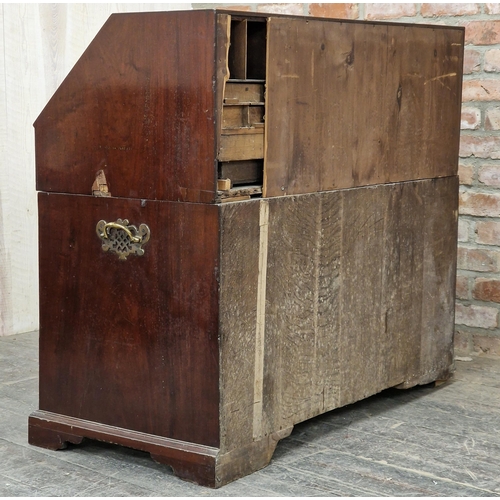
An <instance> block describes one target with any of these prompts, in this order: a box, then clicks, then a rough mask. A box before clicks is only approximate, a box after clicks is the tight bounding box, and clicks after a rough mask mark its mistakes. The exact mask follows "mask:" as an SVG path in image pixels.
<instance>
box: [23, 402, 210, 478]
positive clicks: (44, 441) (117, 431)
mask: <svg viewBox="0 0 500 500" xmlns="http://www.w3.org/2000/svg"><path fill="white" fill-rule="evenodd" d="M28 433H29V437H28V441H29V443H30V444H32V445H35V446H40V447H42V448H48V449H52V450H56V449H61V448H64V447H65V446H66V442H70V443H74V444H79V443H80V442H81V441H82V439H83V438H89V439H95V440H98V441H104V442H107V443H112V444H118V445H121V446H126V447H128V448H133V449H136V450H141V451H145V452H146V453H150V455H151V458H152V459H153V460H155V461H156V462H159V463H162V464H165V465H168V466H169V467H171V468H172V470H173V472H174V474H175V475H176V476H178V477H180V478H182V479H185V480H188V481H192V482H195V483H198V484H200V485H202V486H209V487H211V488H215V487H217V483H216V480H215V472H216V459H217V454H218V453H219V449H218V448H212V447H211V446H205V445H202V444H196V443H189V442H186V441H179V440H177V439H171V438H166V437H163V436H155V435H152V434H147V433H145V432H138V431H132V430H128V429H123V428H120V427H114V426H112V425H106V424H101V423H98V422H90V421H88V420H83V419H79V418H75V417H69V416H66V415H60V414H57V413H52V412H49V411H43V410H37V411H35V412H33V413H32V414H31V415H30V416H29V420H28Z"/></svg>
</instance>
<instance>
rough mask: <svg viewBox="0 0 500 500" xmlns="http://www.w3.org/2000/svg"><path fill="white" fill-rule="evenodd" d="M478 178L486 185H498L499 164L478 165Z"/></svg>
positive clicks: (499, 180) (499, 175)
mask: <svg viewBox="0 0 500 500" xmlns="http://www.w3.org/2000/svg"><path fill="white" fill-rule="evenodd" d="M478 180H479V182H482V183H483V184H485V185H486V186H500V165H483V166H482V167H480V168H479V172H478Z"/></svg>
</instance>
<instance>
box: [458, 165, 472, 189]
mask: <svg viewBox="0 0 500 500" xmlns="http://www.w3.org/2000/svg"><path fill="white" fill-rule="evenodd" d="M458 177H459V179H460V184H462V186H471V185H472V183H473V181H474V167H471V166H469V165H459V166H458Z"/></svg>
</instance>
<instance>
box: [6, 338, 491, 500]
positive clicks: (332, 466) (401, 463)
mask: <svg viewBox="0 0 500 500" xmlns="http://www.w3.org/2000/svg"><path fill="white" fill-rule="evenodd" d="M37 345H38V338H37V335H36V334H33V333H30V334H23V335H17V336H13V337H0V496H65V497H69V496H84V497H89V496H473V497H478V496H500V360H495V359H487V358H474V359H473V360H472V361H457V371H456V373H455V376H454V379H453V380H452V381H451V382H448V383H447V384H445V385H443V386H440V387H438V388H434V387H432V386H425V387H419V388H416V389H412V390H408V391H398V390H395V389H394V390H388V391H385V392H383V393H382V394H380V395H377V396H374V397H372V398H369V399H367V400H365V401H362V402H359V403H357V404H355V405H352V406H349V407H347V408H343V409H340V410H335V411H333V412H330V413H327V414H325V415H322V416H320V417H318V418H315V419H313V420H310V421H308V422H305V423H303V424H300V425H297V426H296V427H295V429H294V431H293V433H292V435H291V436H290V437H289V438H287V439H285V440H283V441H281V442H280V443H279V444H278V448H277V450H276V453H275V455H274V457H273V459H272V462H271V464H270V465H269V466H268V467H266V468H265V469H263V470H261V471H259V472H256V473H255V474H252V475H251V476H248V477H245V478H243V479H240V480H238V481H235V482H234V483H231V484H229V485H227V486H225V487H223V488H221V489H218V490H210V489H208V488H203V487H199V486H196V485H193V484H190V483H186V482H183V481H181V480H179V479H177V478H176V477H175V476H173V475H172V473H171V471H170V469H169V468H168V467H166V466H162V465H158V464H156V463H155V462H153V461H152V460H151V459H150V458H149V456H148V455H147V454H145V453H142V452H138V451H134V450H130V449H126V448H122V447H119V446H112V445H108V444H104V443H98V442H91V441H88V442H84V443H83V444H82V445H80V446H72V447H70V448H68V449H67V450H62V451H57V452H51V451H48V450H44V449H41V448H35V447H32V446H30V445H28V443H27V418H28V415H29V413H30V412H31V411H32V410H34V409H36V408H37Z"/></svg>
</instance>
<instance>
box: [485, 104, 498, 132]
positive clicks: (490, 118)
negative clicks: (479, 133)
mask: <svg viewBox="0 0 500 500" xmlns="http://www.w3.org/2000/svg"><path fill="white" fill-rule="evenodd" d="M484 129H485V130H500V108H490V109H487V110H486V118H485V120H484Z"/></svg>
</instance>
